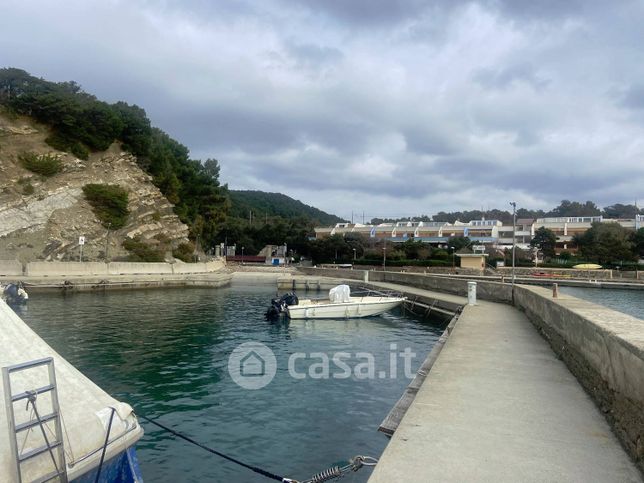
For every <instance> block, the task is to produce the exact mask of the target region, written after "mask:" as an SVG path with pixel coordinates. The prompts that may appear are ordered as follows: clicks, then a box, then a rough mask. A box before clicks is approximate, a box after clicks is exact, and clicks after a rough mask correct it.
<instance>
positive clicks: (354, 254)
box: [353, 248, 356, 261]
mask: <svg viewBox="0 0 644 483" xmlns="http://www.w3.org/2000/svg"><path fill="white" fill-rule="evenodd" d="M355 260H356V249H355V248H354V249H353V261H355Z"/></svg>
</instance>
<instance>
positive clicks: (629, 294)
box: [560, 287, 644, 319]
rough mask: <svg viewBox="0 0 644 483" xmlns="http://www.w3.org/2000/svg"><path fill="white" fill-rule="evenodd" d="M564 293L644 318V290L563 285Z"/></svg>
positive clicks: (562, 290)
mask: <svg viewBox="0 0 644 483" xmlns="http://www.w3.org/2000/svg"><path fill="white" fill-rule="evenodd" d="M560 290H561V292H562V293H565V294H567V295H572V296H573V297H577V298H580V299H584V300H588V301H589V302H593V303H595V304H599V305H604V306H606V307H608V308H610V309H613V310H617V311H619V312H624V313H625V314H629V315H632V316H634V317H637V318H640V319H644V291H643V290H614V289H604V288H580V287H561V288H560Z"/></svg>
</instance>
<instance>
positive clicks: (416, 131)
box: [403, 124, 457, 155]
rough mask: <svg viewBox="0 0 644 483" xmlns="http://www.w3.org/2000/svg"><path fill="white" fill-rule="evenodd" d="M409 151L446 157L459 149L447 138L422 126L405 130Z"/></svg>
mask: <svg viewBox="0 0 644 483" xmlns="http://www.w3.org/2000/svg"><path fill="white" fill-rule="evenodd" d="M403 135H404V137H405V142H406V143H407V149H408V150H409V151H411V152H412V153H416V154H421V155H445V154H451V153H453V152H454V151H455V150H456V149H457V148H456V146H454V145H453V143H452V142H451V140H449V139H448V138H447V137H446V136H444V135H442V134H440V133H438V132H436V131H435V130H432V129H431V128H428V127H425V126H423V125H422V124H419V125H414V126H410V127H407V128H405V129H404V130H403Z"/></svg>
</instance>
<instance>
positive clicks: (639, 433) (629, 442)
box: [515, 286, 644, 472]
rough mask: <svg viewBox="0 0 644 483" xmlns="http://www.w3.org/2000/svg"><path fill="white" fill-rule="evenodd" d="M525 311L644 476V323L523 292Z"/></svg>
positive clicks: (536, 291)
mask: <svg viewBox="0 0 644 483" xmlns="http://www.w3.org/2000/svg"><path fill="white" fill-rule="evenodd" d="M515 306H517V307H518V308H520V309H521V310H523V311H524V312H525V313H526V315H527V316H528V318H529V319H530V320H531V321H532V323H533V324H534V325H535V326H536V327H537V329H538V330H539V331H540V332H541V333H542V334H543V336H544V338H545V339H546V340H547V341H548V342H549V343H550V346H551V347H552V349H553V351H554V352H555V353H556V354H557V355H558V356H559V357H560V358H561V359H562V360H563V361H564V362H565V363H566V365H567V366H568V368H569V369H570V371H571V372H572V373H573V374H574V375H575V377H576V378H577V380H579V382H580V383H581V384H582V386H584V388H585V389H586V391H587V392H588V393H589V394H590V395H591V396H592V398H593V399H594V401H595V402H596V403H597V405H598V406H599V408H600V409H601V411H602V413H603V414H604V415H605V416H606V418H607V419H608V421H609V422H610V423H611V425H612V427H613V430H614V431H615V433H616V434H617V436H618V437H619V439H620V441H621V442H622V444H623V445H624V447H625V448H626V450H627V451H628V453H629V454H630V455H631V456H632V457H633V459H634V460H635V462H636V463H637V465H638V466H639V468H640V470H641V471H642V472H644V320H642V319H636V318H635V317H631V316H630V315H626V314H622V313H620V312H616V311H614V310H610V309H607V308H605V307H602V306H599V305H595V304H591V303H588V302H586V301H583V300H579V299H576V298H574V297H562V298H557V299H553V298H552V292H551V291H550V290H547V289H543V288H537V287H526V286H517V287H516V289H515Z"/></svg>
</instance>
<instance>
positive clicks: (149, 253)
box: [123, 237, 165, 262]
mask: <svg viewBox="0 0 644 483" xmlns="http://www.w3.org/2000/svg"><path fill="white" fill-rule="evenodd" d="M123 248H125V249H126V250H127V251H128V252H130V255H129V257H128V260H129V261H131V262H163V261H164V258H165V257H164V256H163V255H164V254H163V251H162V249H161V248H160V247H155V246H152V245H148V244H147V243H145V242H144V241H142V240H141V239H140V238H139V237H136V238H126V239H125V240H124V241H123Z"/></svg>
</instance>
